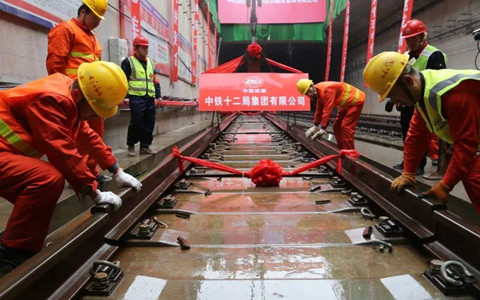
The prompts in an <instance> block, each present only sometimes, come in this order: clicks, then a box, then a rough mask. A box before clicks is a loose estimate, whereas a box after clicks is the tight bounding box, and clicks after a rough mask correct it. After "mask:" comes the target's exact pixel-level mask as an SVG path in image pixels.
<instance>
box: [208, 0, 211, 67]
mask: <svg viewBox="0 0 480 300" xmlns="http://www.w3.org/2000/svg"><path fill="white" fill-rule="evenodd" d="M207 56H208V58H207V61H208V67H207V70H210V69H211V68H212V48H211V47H210V7H209V6H208V3H207Z"/></svg>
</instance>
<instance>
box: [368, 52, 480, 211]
mask: <svg viewBox="0 0 480 300" xmlns="http://www.w3.org/2000/svg"><path fill="white" fill-rule="evenodd" d="M363 78H364V79H365V82H366V83H367V84H368V85H369V86H370V87H371V88H372V90H374V91H375V92H377V93H378V94H379V100H380V101H383V100H384V99H385V98H387V97H388V98H390V99H392V101H393V102H394V103H395V104H397V105H398V104H401V105H407V106H415V112H414V115H413V118H412V120H411V123H410V128H409V130H408V133H407V138H406V140H405V144H404V150H403V151H404V152H403V153H404V154H403V156H404V157H403V158H404V169H403V174H402V175H401V176H399V177H397V178H396V179H395V180H394V181H393V183H392V185H391V189H392V190H393V191H396V192H400V191H401V190H402V189H403V188H404V187H406V186H414V187H416V180H415V170H416V168H417V166H418V164H419V163H420V161H421V160H422V157H423V156H424V154H425V152H426V151H427V147H428V144H429V142H430V140H431V136H432V134H433V133H435V134H436V135H437V136H438V137H439V138H441V139H442V140H444V141H446V142H447V143H450V144H452V145H453V148H454V151H453V157H452V159H451V161H450V164H449V165H448V168H447V171H446V173H445V176H444V177H443V179H442V180H441V181H440V182H438V183H437V184H436V185H435V186H433V187H432V188H431V189H430V190H429V191H427V192H425V193H424V194H425V195H427V196H433V197H435V198H437V199H438V200H440V201H441V202H443V203H445V202H446V201H447V199H448V194H449V192H450V191H451V190H452V188H453V187H454V186H455V185H456V184H457V183H458V182H459V181H460V180H461V181H462V182H463V185H464V186H465V190H466V191H467V194H468V196H469V198H470V200H471V201H472V203H473V206H474V207H475V208H476V209H477V211H478V212H479V213H480V156H477V151H478V150H479V148H480V147H479V134H480V130H479V129H480V71H476V70H449V69H444V70H424V71H421V72H418V70H417V69H415V68H413V67H412V66H411V65H410V63H409V62H408V57H407V56H405V55H402V54H400V53H397V52H383V53H380V54H378V55H377V56H375V57H374V58H373V59H372V60H370V62H369V63H368V64H367V66H366V67H365V70H364V73H363Z"/></svg>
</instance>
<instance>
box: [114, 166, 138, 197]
mask: <svg viewBox="0 0 480 300" xmlns="http://www.w3.org/2000/svg"><path fill="white" fill-rule="evenodd" d="M113 180H115V183H116V184H117V187H131V188H133V189H134V190H135V191H137V192H138V191H140V189H141V188H142V184H141V183H140V181H138V180H137V179H136V178H135V177H133V176H132V175H130V174H127V173H125V172H123V170H122V169H118V171H117V173H115V175H113Z"/></svg>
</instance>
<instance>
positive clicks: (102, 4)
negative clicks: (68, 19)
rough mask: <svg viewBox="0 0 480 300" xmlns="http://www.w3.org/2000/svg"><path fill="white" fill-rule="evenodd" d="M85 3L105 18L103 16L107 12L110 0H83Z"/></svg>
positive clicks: (100, 16)
mask: <svg viewBox="0 0 480 300" xmlns="http://www.w3.org/2000/svg"><path fill="white" fill-rule="evenodd" d="M83 3H84V4H85V5H86V6H88V8H90V10H91V11H93V13H94V14H96V15H97V17H99V18H100V19H102V20H105V18H104V17H103V16H104V15H105V13H106V12H107V7H108V1H107V0H83Z"/></svg>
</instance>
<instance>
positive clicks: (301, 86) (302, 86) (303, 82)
mask: <svg viewBox="0 0 480 300" xmlns="http://www.w3.org/2000/svg"><path fill="white" fill-rule="evenodd" d="M312 83H313V81H311V80H310V79H306V78H302V79H300V80H299V81H298V82H297V89H298V92H299V93H300V94H302V95H305V94H306V93H307V91H308V88H309V87H310V86H311V85H312Z"/></svg>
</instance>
